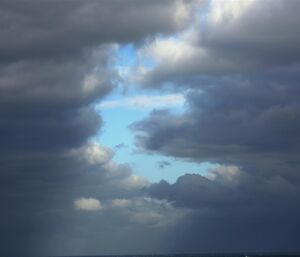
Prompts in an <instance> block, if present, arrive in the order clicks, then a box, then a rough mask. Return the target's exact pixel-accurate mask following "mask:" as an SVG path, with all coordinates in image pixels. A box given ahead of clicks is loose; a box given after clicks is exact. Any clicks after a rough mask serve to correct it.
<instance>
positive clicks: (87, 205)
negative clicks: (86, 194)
mask: <svg viewBox="0 0 300 257" xmlns="http://www.w3.org/2000/svg"><path fill="white" fill-rule="evenodd" d="M74 206H75V208H76V209H77V210H83V211H97V210H100V209H102V206H101V203H100V201H99V200H97V199H95V198H79V199H76V200H75V201H74Z"/></svg>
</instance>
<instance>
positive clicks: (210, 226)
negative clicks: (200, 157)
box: [150, 166, 300, 252]
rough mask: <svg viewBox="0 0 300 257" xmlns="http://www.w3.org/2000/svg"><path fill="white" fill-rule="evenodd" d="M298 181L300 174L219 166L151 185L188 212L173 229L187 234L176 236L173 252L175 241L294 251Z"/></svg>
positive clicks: (223, 248) (221, 248)
mask: <svg viewBox="0 0 300 257" xmlns="http://www.w3.org/2000/svg"><path fill="white" fill-rule="evenodd" d="M298 185H299V178H298V179H297V180H296V181H295V180H290V181H289V180H287V179H285V178H284V177H281V176H279V175H275V176H270V177H268V178H267V177H263V176H259V175H257V174H253V173H251V172H249V171H247V172H246V171H242V170H240V169H239V168H238V167H236V166H219V167H218V168H216V169H215V170H211V171H210V173H209V174H208V176H207V177H204V176H201V175H196V174H194V175H192V174H186V175H184V176H182V177H180V178H178V180H177V181H176V182H175V183H174V184H169V183H167V182H165V181H162V182H160V183H157V184H153V185H152V186H151V188H150V194H151V195H152V196H153V197H157V198H159V199H167V200H168V201H170V202H172V203H173V204H174V205H175V206H177V207H180V208H189V209H191V210H192V212H191V213H190V214H189V215H190V216H189V217H188V218H186V219H185V220H183V221H182V222H180V223H179V225H178V227H177V231H181V233H180V234H184V235H185V236H186V237H187V238H185V239H184V238H182V237H180V236H178V237H177V238H176V239H174V241H175V243H174V246H173V247H174V251H176V250H177V251H178V250H179V248H178V247H177V244H180V249H185V251H188V250H190V251H199V250H198V249H199V248H200V249H202V250H203V251H208V252H210V251H212V249H214V251H215V252H230V251H232V250H231V249H235V251H241V252H242V251H253V250H252V249H255V251H272V250H273V251H297V250H298V242H297V239H296V238H297V233H298V232H297V231H298V230H299V225H300V224H299V222H298V220H297V216H298V215H299V212H300V209H299V206H298V205H297V202H299V187H298ZM225 231H226V232H225ZM195 235H197V238H195ZM274 235H275V236H274ZM240 237H241V239H240ZM237 242H238V244H237ZM175 249H176V250H175Z"/></svg>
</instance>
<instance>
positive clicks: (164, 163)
mask: <svg viewBox="0 0 300 257" xmlns="http://www.w3.org/2000/svg"><path fill="white" fill-rule="evenodd" d="M170 165H172V164H171V163H170V162H167V161H160V162H158V166H159V167H160V168H161V169H163V168H164V167H165V166H170Z"/></svg>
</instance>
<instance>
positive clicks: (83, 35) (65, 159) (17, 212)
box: [0, 0, 185, 256]
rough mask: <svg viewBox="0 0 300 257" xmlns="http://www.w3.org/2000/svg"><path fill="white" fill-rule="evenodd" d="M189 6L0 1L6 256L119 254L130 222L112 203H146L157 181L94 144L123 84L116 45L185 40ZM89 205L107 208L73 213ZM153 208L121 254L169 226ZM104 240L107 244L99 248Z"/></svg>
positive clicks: (140, 214)
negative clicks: (105, 102)
mask: <svg viewBox="0 0 300 257" xmlns="http://www.w3.org/2000/svg"><path fill="white" fill-rule="evenodd" d="M182 8H183V9H182ZM184 8H185V2H183V1H178V2H175V1H164V2H161V1H110V0H109V1H89V0H88V1H48V0H46V1H26V2H24V1H16V2H10V1H3V2H1V3H0V27H1V32H0V38H1V40H0V142H1V146H0V165H1V171H0V177H1V180H0V181H1V182H0V185H1V186H0V199H1V214H0V231H1V232H0V240H1V241H2V243H1V247H0V253H1V255H2V256H16V255H19V256H34V255H47V256H49V255H51V254H54V255H72V254H73V255H80V254H88V253H90V254H99V253H101V252H100V251H102V252H103V253H111V252H109V251H112V249H114V248H115V244H117V243H116V241H115V239H116V237H117V235H116V234H115V233H113V231H115V230H116V228H117V227H118V226H122V225H123V224H124V223H126V222H128V220H129V219H130V218H131V216H130V215H129V214H128V213H125V214H124V215H116V214H114V213H115V212H117V210H115V211H113V208H110V207H109V206H110V204H109V203H110V201H112V200H113V199H118V198H125V199H132V198H137V199H143V197H144V196H145V193H144V192H143V191H142V189H143V188H144V187H147V186H148V185H149V182H148V181H146V180H145V179H143V178H141V177H138V176H136V175H134V174H133V173H132V171H131V169H130V167H128V166H126V165H118V164H115V163H113V162H112V161H111V158H112V156H113V152H112V151H111V150H109V149H106V148H104V147H99V146H97V145H94V144H93V143H91V142H90V140H91V138H92V137H93V136H94V135H95V134H96V133H97V132H98V131H99V130H100V129H101V124H102V121H101V117H100V116H99V114H98V113H97V112H96V111H95V110H94V107H93V104H94V103H95V102H96V101H99V100H101V99H102V98H103V97H104V96H105V95H107V94H108V93H109V92H111V91H112V90H113V89H114V88H115V86H116V81H118V80H119V79H120V78H119V75H118V74H117V72H116V71H115V70H114V68H113V66H114V58H115V53H116V50H117V47H118V46H119V45H120V44H123V43H133V44H141V43H142V42H144V41H145V40H147V38H149V37H154V36H155V35H156V34H157V33H159V34H170V33H173V32H176V31H177V30H179V29H181V28H182V27H183V26H184V24H185V17H183V16H182V13H181V11H182V10H184ZM178 15H179V16H178ZM81 198H84V199H96V200H95V201H96V202H97V201H99V206H102V207H103V208H100V207H99V208H98V210H97V211H95V212H94V213H91V212H90V211H86V212H81V211H80V210H77V209H76V208H75V206H74V201H75V200H76V199H81ZM95 201H94V202H95ZM141 201H142V200H141ZM100 203H101V205H100ZM146 205H147V204H146V202H143V201H142V202H141V204H140V207H139V209H135V210H134V211H131V214H132V216H133V217H136V219H134V218H131V224H132V226H131V227H130V228H128V229H127V230H126V231H125V230H122V231H121V232H119V233H118V236H119V239H118V240H117V241H119V242H120V248H119V249H116V250H115V251H116V252H118V251H119V253H122V250H124V252H125V251H126V249H127V253H128V251H129V250H130V249H132V250H133V249H135V247H136V245H135V244H131V245H129V246H128V248H126V243H128V241H129V240H123V239H124V237H127V233H128V230H132V237H133V238H134V237H135V238H139V237H140V236H139V233H141V232H139V230H138V228H144V227H149V226H150V227H151V226H156V225H157V224H160V221H161V219H163V215H162V214H163V213H164V212H165V211H164V210H158V209H157V210H153V213H150V212H149V214H148V216H147V213H146V209H145V210H143V206H145V208H146ZM151 205H152V206H153V208H154V209H155V206H158V205H159V204H157V203H151ZM147 208H149V207H147ZM157 208H158V207H157ZM160 213H161V214H160ZM150 214H151V215H150ZM115 224H119V225H118V226H117V225H115ZM129 233H130V232H129ZM150 233H151V232H150ZM152 238H154V236H152ZM145 240H146V239H145ZM99 241H103V242H105V243H106V244H105V245H102V246H101V247H99ZM109 241H110V242H111V243H108V242H109ZM121 241H124V243H123V245H122V244H121ZM145 243H146V241H144V243H143V244H144V247H145ZM139 250H140V251H142V247H141V248H139Z"/></svg>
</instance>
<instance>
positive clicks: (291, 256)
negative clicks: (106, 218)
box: [63, 252, 300, 257]
mask: <svg viewBox="0 0 300 257" xmlns="http://www.w3.org/2000/svg"><path fill="white" fill-rule="evenodd" d="M63 257H300V252H299V253H278V252H276V253H201V254H145V255H98V256H63Z"/></svg>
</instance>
